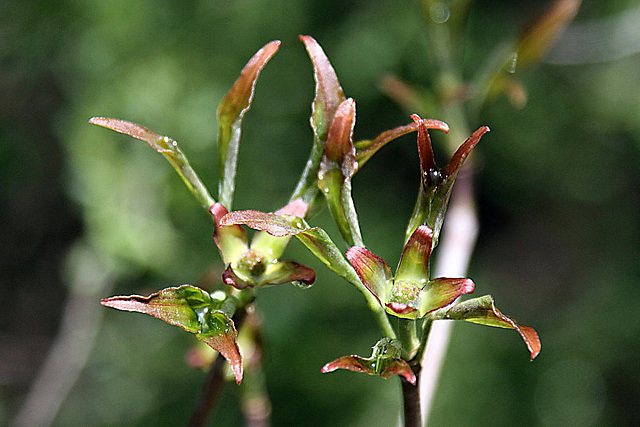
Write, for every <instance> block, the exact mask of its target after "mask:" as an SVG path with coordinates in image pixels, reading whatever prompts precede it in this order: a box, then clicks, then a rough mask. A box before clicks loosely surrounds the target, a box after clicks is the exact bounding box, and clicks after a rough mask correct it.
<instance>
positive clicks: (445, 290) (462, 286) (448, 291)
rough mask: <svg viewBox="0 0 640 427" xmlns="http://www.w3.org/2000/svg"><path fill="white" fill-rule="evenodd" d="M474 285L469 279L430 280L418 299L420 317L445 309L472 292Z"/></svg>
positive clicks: (441, 278)
mask: <svg viewBox="0 0 640 427" xmlns="http://www.w3.org/2000/svg"><path fill="white" fill-rule="evenodd" d="M474 289H475V284H474V283H473V280H471V279H463V278H454V279H452V278H446V277H439V278H437V279H433V280H430V281H429V283H428V284H427V286H426V287H425V289H424V290H423V291H422V293H421V295H420V297H421V299H420V307H419V312H420V316H421V317H424V316H425V315H427V314H428V313H430V312H432V311H434V310H438V309H440V308H442V307H446V306H448V305H449V304H451V303H452V302H454V301H455V300H456V299H458V298H459V297H460V296H462V295H464V294H470V293H472V292H473V291H474Z"/></svg>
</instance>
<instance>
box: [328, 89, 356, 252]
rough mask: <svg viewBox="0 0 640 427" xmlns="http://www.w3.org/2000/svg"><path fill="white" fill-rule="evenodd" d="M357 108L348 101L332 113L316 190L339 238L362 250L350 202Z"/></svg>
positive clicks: (354, 157) (354, 159) (353, 169)
mask: <svg viewBox="0 0 640 427" xmlns="http://www.w3.org/2000/svg"><path fill="white" fill-rule="evenodd" d="M355 119H356V104H355V102H354V101H353V99H351V98H349V99H347V100H345V101H344V102H342V103H341V104H340V106H339V107H338V109H337V110H336V112H335V115H334V117H333V122H332V123H331V129H330V130H329V135H328V136H327V142H326V144H325V146H324V152H323V153H324V154H323V156H322V162H321V163H320V169H319V172H318V187H319V188H320V190H321V191H322V193H323V194H324V195H325V197H326V199H327V203H328V205H329V211H330V212H331V215H332V216H333V219H334V220H335V222H336V224H337V225H338V229H339V230H340V233H341V234H342V238H343V239H344V240H345V241H346V242H347V244H349V246H353V245H359V246H362V245H363V242H362V236H361V234H360V225H359V224H358V215H357V214H356V210H355V206H354V204H353V199H352V198H351V178H352V177H353V175H354V174H355V173H356V170H357V169H358V162H357V160H356V150H355V147H354V146H353V127H354V125H355Z"/></svg>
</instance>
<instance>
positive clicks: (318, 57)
mask: <svg viewBox="0 0 640 427" xmlns="http://www.w3.org/2000/svg"><path fill="white" fill-rule="evenodd" d="M300 40H301V41H302V42H303V43H304V46H305V48H306V49H307V53H308V54H309V58H310V59H311V63H312V64H313V77H314V80H315V81H316V93H315V97H314V99H313V105H312V110H311V120H310V121H311V128H312V129H313V133H314V134H315V136H316V141H317V142H324V141H326V139H327V134H328V133H329V128H330V127H331V122H332V121H333V116H334V114H335V112H336V110H337V109H338V106H339V105H340V104H341V103H342V102H343V101H344V100H345V99H346V97H345V96H344V91H343V90H342V87H341V86H340V82H339V81H338V76H337V75H336V72H335V70H334V69H333V67H332V66H331V63H330V62H329V59H328V58H327V55H326V54H325V53H324V51H323V50H322V47H320V45H319V44H318V42H317V41H315V39H314V38H313V37H311V36H303V35H301V36H300Z"/></svg>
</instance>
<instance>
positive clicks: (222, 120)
mask: <svg viewBox="0 0 640 427" xmlns="http://www.w3.org/2000/svg"><path fill="white" fill-rule="evenodd" d="M279 47H280V41H277V40H276V41H272V42H271V43H268V44H266V45H265V46H264V47H263V48H262V49H260V50H259V51H258V52H256V54H255V55H253V57H251V59H250V60H249V62H247V65H245V67H244V68H243V69H242V72H241V74H240V77H238V79H237V80H236V81H235V83H234V84H233V86H232V87H231V89H229V92H227V94H226V95H225V97H224V98H223V99H222V102H221V103H220V105H219V106H218V111H217V117H218V156H219V167H220V178H219V182H218V184H219V185H218V187H219V190H218V198H219V199H220V200H219V201H220V203H222V205H224V207H226V208H227V209H231V203H232V200H233V193H234V190H235V176H236V168H237V163H238V149H239V147H240V133H241V127H242V119H243V117H244V114H245V113H246V112H247V111H249V109H250V108H251V101H252V100H253V94H254V91H255V85H256V82H257V81H258V77H259V75H260V72H261V71H262V68H263V67H264V66H265V65H266V64H267V62H269V60H270V59H271V57H272V56H273V55H274V54H275V53H276V52H277V51H278V48H279Z"/></svg>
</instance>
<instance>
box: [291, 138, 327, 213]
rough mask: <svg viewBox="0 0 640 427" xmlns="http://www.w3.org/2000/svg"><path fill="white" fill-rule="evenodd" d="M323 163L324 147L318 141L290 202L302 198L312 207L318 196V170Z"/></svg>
mask: <svg viewBox="0 0 640 427" xmlns="http://www.w3.org/2000/svg"><path fill="white" fill-rule="evenodd" d="M321 161H322V145H321V144H320V143H319V142H318V141H314V143H313V147H311V153H310V154H309V160H307V164H306V165H305V167H304V171H302V175H301V176H300V180H299V181H298V184H297V185H296V188H295V190H293V194H292V195H291V198H290V199H289V201H290V202H292V201H294V200H296V199H298V198H300V199H302V200H303V201H304V202H305V203H307V204H308V205H311V204H312V203H313V202H314V200H315V199H316V195H317V194H318V191H319V190H318V170H319V169H320V162H321Z"/></svg>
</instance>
